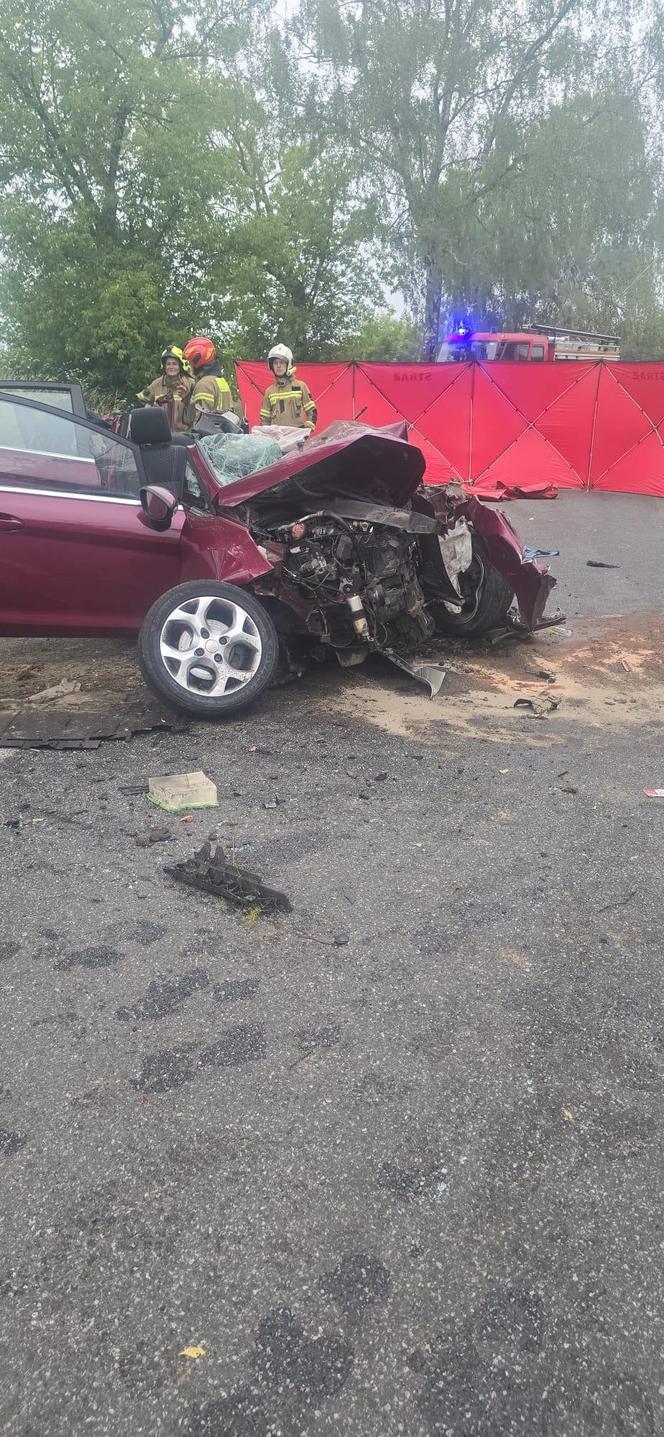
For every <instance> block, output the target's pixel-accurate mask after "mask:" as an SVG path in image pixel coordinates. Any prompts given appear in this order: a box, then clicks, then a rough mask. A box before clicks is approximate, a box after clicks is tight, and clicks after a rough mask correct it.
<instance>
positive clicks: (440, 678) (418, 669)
mask: <svg viewBox="0 0 664 1437" xmlns="http://www.w3.org/2000/svg"><path fill="white" fill-rule="evenodd" d="M382 653H383V655H384V657H385V658H386V659H389V660H390V662H391V663H393V664H396V667H397V668H398V669H402V670H403V672H404V673H405V674H409V675H410V677H411V679H415V680H416V682H417V683H418V684H424V686H425V688H427V689H428V690H429V693H430V695H431V698H432V699H435V697H436V694H438V693H440V690H441V688H442V686H443V683H444V681H445V678H446V676H447V669H444V668H442V667H441V665H440V664H408V663H406V660H405V659H402V658H401V656H400V655H399V654H397V653H396V652H395V650H394V649H383V650H382Z"/></svg>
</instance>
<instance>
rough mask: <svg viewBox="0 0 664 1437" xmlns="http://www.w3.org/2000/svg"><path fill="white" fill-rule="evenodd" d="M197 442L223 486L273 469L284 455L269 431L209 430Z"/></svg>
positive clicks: (218, 481)
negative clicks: (224, 432) (260, 432)
mask: <svg viewBox="0 0 664 1437" xmlns="http://www.w3.org/2000/svg"><path fill="white" fill-rule="evenodd" d="M196 443H197V445H198V448H199V449H200V450H201V453H202V454H203V455H204V456H205V459H206V461H207V463H208V464H209V466H210V468H211V469H212V472H213V474H214V477H215V479H216V480H217V483H218V484H221V485H222V486H225V485H226V484H234V483H235V481H236V480H237V479H245V478H246V477H247V475H248V474H257V473H258V472H259V471H260V470H261V469H269V467H270V465H271V464H276V462H277V460H278V459H281V449H280V448H279V445H278V444H277V442H276V440H275V439H273V438H271V436H270V435H269V434H268V433H265V434H223V433H222V434H206V435H205V438H203V439H198V440H197V441H196Z"/></svg>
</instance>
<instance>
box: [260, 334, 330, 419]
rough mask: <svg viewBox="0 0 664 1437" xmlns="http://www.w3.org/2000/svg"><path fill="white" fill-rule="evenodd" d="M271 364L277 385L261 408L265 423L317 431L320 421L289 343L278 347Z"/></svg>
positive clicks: (271, 354) (276, 345) (271, 351)
mask: <svg viewBox="0 0 664 1437" xmlns="http://www.w3.org/2000/svg"><path fill="white" fill-rule="evenodd" d="M267 362H268V364H269V366H270V369H271V370H272V373H273V375H274V383H273V384H271V385H270V387H269V389H266V391H265V394H264V395H263V403H262V405H261V414H260V418H261V424H266V425H267V424H288V425H292V426H294V427H295V428H297V429H309V430H311V429H313V427H314V425H315V423H316V420H317V418H318V412H317V409H316V405H315V404H314V401H313V399H312V398H311V394H310V393H309V389H308V386H307V385H306V384H305V383H304V380H303V379H296V378H295V369H294V367H293V354H292V351H291V350H290V349H289V348H288V345H286V344H275V345H274V348H273V349H271V350H270V353H269V354H268V357H267Z"/></svg>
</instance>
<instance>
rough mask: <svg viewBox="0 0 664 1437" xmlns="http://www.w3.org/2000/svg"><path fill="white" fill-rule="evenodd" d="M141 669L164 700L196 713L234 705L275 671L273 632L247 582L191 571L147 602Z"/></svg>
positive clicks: (256, 692) (240, 705)
mask: <svg viewBox="0 0 664 1437" xmlns="http://www.w3.org/2000/svg"><path fill="white" fill-rule="evenodd" d="M138 657H139V663H140V666H141V670H142V672H143V677H144V678H145V680H146V683H147V684H149V686H150V688H151V689H152V691H153V693H155V694H156V695H157V697H158V698H160V699H162V700H164V701H165V702H166V703H167V704H169V705H170V707H171V708H174V709H178V710H179V711H180V712H181V713H185V714H187V715H189V717H190V718H197V719H219V718H226V716H228V715H231V714H235V713H239V711H240V710H241V709H244V708H247V707H248V705H249V704H252V703H254V702H255V701H256V699H257V698H259V696H260V695H261V694H262V693H263V690H264V689H266V688H267V687H268V684H270V683H271V682H272V679H273V678H274V675H275V672H276V668H277V663H278V660H279V639H278V636H277V631H276V628H275V626H274V624H273V622H272V619H271V618H270V616H269V614H268V613H267V612H266V610H265V609H264V608H263V605H262V604H260V603H259V601H258V599H256V598H254V596H253V594H251V593H249V592H248V591H247V590H246V589H239V588H237V587H236V586H235V585H234V584H223V583H219V582H217V581H215V580H211V579H193V580H191V581H190V582H189V583H187V584H178V586H177V587H176V588H174V589H168V590H167V592H166V593H165V594H162V595H161V597H160V598H159V599H157V601H156V603H154V604H153V605H152V608H151V609H150V611H149V613H147V614H146V616H145V619H144V621H143V626H142V628H141V631H140V634H139V636H138Z"/></svg>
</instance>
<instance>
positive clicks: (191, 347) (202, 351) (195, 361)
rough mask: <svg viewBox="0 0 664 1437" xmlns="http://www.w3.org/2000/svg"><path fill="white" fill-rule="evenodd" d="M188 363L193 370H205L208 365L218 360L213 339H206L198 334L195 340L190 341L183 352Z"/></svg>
mask: <svg viewBox="0 0 664 1437" xmlns="http://www.w3.org/2000/svg"><path fill="white" fill-rule="evenodd" d="M182 353H183V355H184V358H185V359H186V361H187V363H188V364H190V365H191V367H192V369H203V367H204V366H205V365H206V364H211V363H212V361H213V359H216V358H217V351H216V348H215V346H214V344H213V343H212V340H211V339H205V337H204V336H203V335H201V334H196V335H195V336H194V338H193V339H188V340H187V343H186V344H185V347H184V349H183V351H182Z"/></svg>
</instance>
